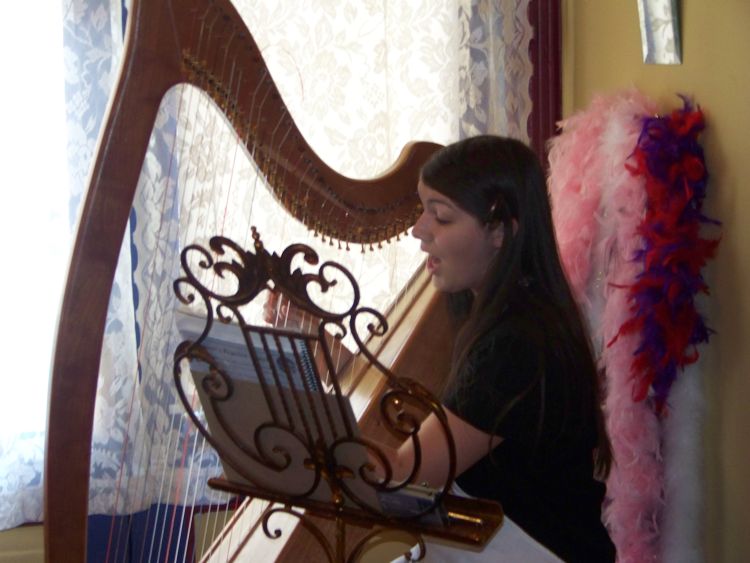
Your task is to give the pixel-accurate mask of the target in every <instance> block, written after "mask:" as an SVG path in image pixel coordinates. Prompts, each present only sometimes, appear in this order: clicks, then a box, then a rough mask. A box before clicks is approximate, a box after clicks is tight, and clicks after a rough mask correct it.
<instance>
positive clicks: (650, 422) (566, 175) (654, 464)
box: [549, 90, 664, 563]
mask: <svg viewBox="0 0 750 563" xmlns="http://www.w3.org/2000/svg"><path fill="white" fill-rule="evenodd" d="M654 113H655V105H654V104H653V103H652V102H651V101H649V100H648V99H646V98H645V97H644V96H643V95H642V94H640V93H638V92H637V91H635V90H629V91H626V92H624V93H621V94H618V95H614V96H608V97H598V98H596V99H595V100H594V101H593V102H592V104H591V105H590V107H589V108H588V109H587V110H586V111H583V112H580V113H578V114H576V115H574V116H572V117H571V118H569V119H567V120H565V121H563V122H562V123H561V124H560V125H561V127H562V133H561V134H560V135H559V136H558V137H557V138H556V139H554V140H553V142H552V144H551V147H550V155H549V160H550V180H549V188H550V197H551V200H552V206H553V219H554V221H555V228H556V231H557V238H558V244H559V247H560V254H561V258H562V261H563V265H564V266H565V269H566V272H567V274H568V277H569V281H570V283H571V287H572V289H573V291H574V293H575V295H576V297H577V299H578V301H579V304H580V306H581V309H582V311H583V312H584V316H585V317H586V318H587V319H588V322H589V326H590V327H591V330H592V336H593V339H594V346H595V350H596V352H597V355H598V358H599V362H600V366H601V367H605V368H606V385H605V391H606V399H605V413H606V416H607V427H608V430H609V435H610V438H611V440H612V447H613V452H614V457H615V465H614V466H613V469H612V472H611V474H610V477H609V480H608V482H607V497H608V501H607V505H606V507H605V512H604V520H605V523H606V525H607V527H608V529H609V531H610V534H611V536H612V539H613V541H614V542H615V545H616V546H617V552H618V561H620V562H634V563H635V562H637V563H643V562H649V561H658V560H659V559H660V550H659V521H660V514H661V510H662V508H663V498H664V482H663V481H664V479H663V465H662V458H661V450H660V428H659V420H658V418H657V416H656V414H655V413H654V409H653V407H652V406H651V405H650V404H649V401H641V402H637V403H636V402H634V401H633V400H632V378H631V364H632V360H633V353H634V351H635V350H636V348H637V345H638V342H637V337H636V336H633V335H626V336H621V337H620V338H619V339H617V340H616V341H615V343H614V344H612V345H611V346H609V347H607V346H606V343H608V342H610V341H611V340H612V339H613V338H614V337H615V336H616V335H617V333H618V331H619V329H620V327H621V326H622V325H623V324H624V323H625V322H626V321H627V320H628V318H629V316H630V309H629V302H628V294H627V290H626V287H627V286H629V285H630V284H631V283H632V282H633V280H634V279H635V277H636V276H637V275H638V274H639V273H640V271H641V269H642V266H641V265H640V264H639V263H637V262H635V261H633V256H634V255H635V252H636V250H637V249H638V248H639V244H640V237H639V236H638V234H637V228H638V225H639V223H640V221H641V219H642V217H643V215H644V212H645V203H646V191H645V183H644V181H643V179H642V178H641V177H637V176H634V175H633V174H631V173H630V172H629V171H628V169H627V168H626V166H625V163H626V162H627V161H628V159H629V158H630V156H631V154H632V153H633V150H634V148H635V146H636V143H637V141H638V136H639V134H640V132H641V128H642V124H643V122H642V118H643V117H644V116H646V115H653V114H654Z"/></svg>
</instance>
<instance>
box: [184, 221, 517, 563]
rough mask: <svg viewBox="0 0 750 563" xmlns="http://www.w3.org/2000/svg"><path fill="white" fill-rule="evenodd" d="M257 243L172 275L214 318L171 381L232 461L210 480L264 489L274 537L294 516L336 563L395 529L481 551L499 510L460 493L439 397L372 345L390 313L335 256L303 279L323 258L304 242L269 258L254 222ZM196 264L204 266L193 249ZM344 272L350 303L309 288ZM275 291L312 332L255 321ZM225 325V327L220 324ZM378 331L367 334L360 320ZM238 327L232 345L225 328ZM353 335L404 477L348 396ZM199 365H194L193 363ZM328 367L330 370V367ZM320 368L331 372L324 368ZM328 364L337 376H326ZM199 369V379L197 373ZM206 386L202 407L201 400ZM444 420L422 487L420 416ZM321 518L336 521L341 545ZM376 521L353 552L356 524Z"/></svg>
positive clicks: (216, 253) (257, 491)
mask: <svg viewBox="0 0 750 563" xmlns="http://www.w3.org/2000/svg"><path fill="white" fill-rule="evenodd" d="M253 240H254V249H253V250H254V251H250V250H245V249H243V248H241V247H240V246H239V245H237V244H236V243H235V242H233V241H231V240H229V239H227V238H224V237H220V236H217V237H213V238H212V239H211V240H210V241H209V247H210V251H209V250H207V249H205V248H203V247H201V246H199V245H190V246H188V247H186V248H185V249H184V250H183V252H182V255H181V262H182V268H183V271H184V276H182V277H180V278H179V279H177V280H176V281H175V282H174V290H175V293H176V294H177V297H178V299H179V300H180V301H181V302H182V303H184V304H192V303H194V302H195V301H196V298H198V299H199V300H200V301H202V303H203V305H204V306H205V311H206V317H205V322H204V324H203V326H202V327H199V328H198V329H197V330H196V331H194V334H195V336H194V337H193V338H188V339H186V340H184V341H183V342H182V343H181V344H180V345H179V346H178V347H177V349H176V351H175V354H174V376H175V383H176V385H177V390H178V393H179V395H180V398H181V400H182V402H183V405H184V406H185V409H186V410H187V413H188V415H189V416H190V418H191V419H192V420H193V422H194V423H195V425H196V427H197V428H198V430H199V431H200V432H201V433H202V434H203V435H204V436H205V438H206V439H207V440H208V442H209V443H210V444H211V445H212V446H213V447H214V448H215V449H216V451H217V452H218V454H219V456H220V457H221V460H222V464H223V466H224V470H225V474H226V478H224V479H212V480H210V481H209V484H210V485H211V486H212V487H215V488H217V489H220V490H223V491H227V492H230V493H235V494H240V495H246V496H251V497H258V498H262V499H265V500H269V501H272V502H273V503H275V504H273V505H271V507H270V508H269V509H268V510H267V511H266V513H265V514H264V516H263V519H262V525H263V530H264V532H265V534H266V535H267V536H268V537H269V538H276V537H278V536H279V534H280V533H279V532H278V531H272V530H271V528H270V524H269V520H270V519H271V518H272V517H273V515H274V514H276V513H279V512H283V513H286V514H290V515H293V516H294V517H296V518H297V519H299V521H300V523H301V524H302V525H303V526H304V528H305V529H306V530H307V531H309V532H310V533H311V534H312V535H313V536H314V537H315V539H316V540H317V542H318V543H319V544H320V545H321V547H322V548H323V549H324V550H325V552H326V554H327V556H328V558H329V560H330V561H336V562H344V561H355V560H356V559H357V558H358V557H359V556H360V555H361V554H362V551H363V550H364V548H365V546H366V544H367V542H368V541H369V540H370V539H371V538H372V537H374V536H375V535H377V534H381V533H382V532H383V531H384V530H387V529H398V530H399V531H402V532H403V531H408V532H409V533H411V534H413V535H414V539H415V542H417V543H419V544H420V546H421V547H422V550H421V551H422V553H423V554H424V551H425V549H424V543H423V541H422V539H421V536H422V535H428V536H438V537H441V538H444V539H447V540H451V541H455V542H459V543H461V544H464V545H466V546H467V547H468V546H473V547H475V548H476V547H481V546H483V545H484V544H485V543H486V542H487V541H488V540H489V538H490V537H491V536H492V535H493V534H494V533H495V531H496V530H497V529H498V527H499V526H500V524H501V522H502V510H501V508H500V506H499V504H497V503H494V502H491V501H484V500H477V499H466V498H460V497H455V496H452V495H451V494H449V491H450V489H451V486H452V483H453V480H454V477H455V467H456V453H455V444H454V442H453V438H452V436H451V433H450V430H449V427H448V422H447V418H446V415H445V412H444V411H443V409H442V407H441V405H440V403H439V402H438V401H437V400H436V399H435V397H434V396H432V394H430V393H429V392H428V391H427V390H426V389H425V388H424V387H423V386H422V385H420V384H419V383H418V382H416V381H414V380H412V379H409V378H404V377H397V376H396V375H394V374H393V373H391V372H390V371H389V370H388V369H387V368H386V367H385V366H383V365H382V364H381V363H380V362H379V361H378V359H377V358H376V357H375V356H374V355H373V354H372V353H371V352H370V350H369V349H368V346H367V345H366V341H368V340H370V339H373V338H382V337H383V336H384V335H385V334H386V332H387V331H388V323H387V321H386V318H385V317H384V316H383V315H382V314H381V313H379V312H378V311H376V310H374V309H372V308H369V307H364V306H360V292H359V287H358V285H357V282H356V280H355V279H354V277H353V276H352V274H351V273H350V272H349V271H348V270H346V269H345V268H344V267H343V266H341V265H339V264H337V263H335V262H325V263H323V264H321V265H320V266H319V268H318V270H317V272H315V273H303V272H302V271H301V270H300V269H299V268H294V269H293V266H292V262H293V260H294V258H295V257H297V256H300V255H301V257H302V258H303V259H304V261H305V262H306V263H307V264H310V265H311V266H316V265H317V264H318V256H317V254H316V253H315V252H314V251H313V250H312V249H311V248H310V247H308V246H306V245H303V244H293V245H290V246H288V247H287V248H286V249H285V250H284V251H283V252H282V254H281V256H279V255H277V254H276V253H273V254H271V253H269V252H268V251H267V250H266V249H265V248H264V247H263V244H262V243H261V241H260V237H259V235H258V233H257V232H256V231H255V229H254V228H253ZM196 253H197V256H198V258H199V260H198V261H197V264H198V266H197V268H198V270H199V271H194V266H191V264H195V263H196V262H195V260H193V257H194V256H195V255H196ZM208 272H212V273H213V275H215V276H218V277H219V278H222V279H224V280H227V279H229V278H231V279H232V280H233V281H234V283H233V284H232V285H233V288H232V290H231V291H229V292H228V294H224V293H223V292H222V291H219V290H215V289H212V288H210V287H207V285H206V284H204V283H202V282H201V281H200V279H201V274H205V273H208ZM341 280H345V281H346V282H347V283H349V284H350V286H351V287H350V288H349V289H350V293H349V294H350V295H351V296H352V298H351V304H350V305H349V306H348V307H346V309H345V310H343V311H338V312H333V311H329V310H327V309H326V308H325V307H323V306H321V305H320V304H319V303H318V302H316V301H315V299H314V298H313V297H312V296H311V291H310V289H315V291H313V292H312V293H313V294H314V295H320V294H325V293H326V292H328V291H329V290H331V288H332V287H333V286H335V285H336V284H337V283H339V282H340V281H341ZM264 291H276V292H279V293H281V294H282V295H283V296H285V297H286V298H287V299H288V300H289V301H290V302H291V303H292V304H293V305H294V306H296V307H297V308H299V309H301V310H302V311H304V312H306V313H307V314H309V315H312V317H313V318H315V319H316V323H315V326H314V328H313V330H311V331H305V330H302V329H296V328H295V329H294V330H287V329H275V328H269V327H262V326H254V325H250V324H248V323H247V322H246V321H245V319H244V317H243V315H242V312H241V308H242V307H243V306H245V305H247V304H248V303H250V302H251V301H252V300H253V299H255V298H256V297H257V296H258V295H259V294H260V293H262V292H264ZM215 321H218V322H215ZM363 325H366V326H367V332H368V334H367V335H366V338H363V337H362V336H361V335H360V334H359V329H358V327H361V326H363ZM228 327H233V328H234V333H235V335H239V337H237V336H235V339H234V340H232V339H231V338H229V339H225V338H216V337H215V335H214V333H215V332H216V330H214V329H218V330H219V331H225V332H226V330H227V328H228ZM347 334H350V335H351V337H352V338H353V340H354V342H355V343H356V346H357V347H358V349H359V351H358V354H360V355H362V356H364V358H366V359H367V361H369V362H370V363H371V364H372V365H373V366H375V367H376V368H377V369H378V370H379V371H380V372H381V373H382V375H383V377H384V378H385V391H384V392H383V393H382V394H381V395H380V398H379V403H378V405H377V408H378V411H377V412H378V414H379V416H380V417H381V422H382V426H383V427H385V428H386V429H387V430H388V431H389V432H390V433H391V434H392V435H393V436H394V437H396V438H397V439H398V440H399V441H404V440H411V441H412V443H413V450H414V460H413V465H412V467H410V470H409V471H408V475H407V476H406V477H405V478H404V477H403V476H401V477H399V478H398V479H396V476H395V475H394V471H393V468H392V466H391V464H390V462H389V460H388V458H387V456H386V455H385V454H384V453H383V451H382V449H381V447H380V446H379V444H378V442H376V441H375V440H373V439H372V437H368V436H362V435H361V434H360V431H359V427H358V425H357V422H356V420H355V419H354V416H353V413H352V410H351V407H350V405H349V401H348V398H347V397H346V396H345V395H344V393H342V389H341V385H340V382H339V373H338V372H337V366H336V365H335V363H334V361H333V355H332V353H331V343H332V342H333V341H335V340H338V341H340V340H341V339H342V338H343V337H344V336H346V335H347ZM188 364H189V366H190V369H189V370H187V369H184V368H185V367H186V365H188ZM319 366H320V367H319ZM321 367H322V369H320V368H321ZM321 371H324V372H325V373H326V374H327V375H328V377H325V378H324V377H321ZM190 376H192V378H191V377H190ZM193 391H194V392H195V393H197V395H198V396H199V398H200V406H199V407H198V408H197V409H196V408H195V407H194V406H193V405H194V403H195V402H194V401H192V400H191V399H190V395H191V394H192V393H193ZM429 414H433V415H435V416H436V417H437V419H438V421H439V422H440V424H441V426H442V428H443V431H444V437H445V455H443V456H440V457H441V459H445V463H446V473H447V479H446V481H445V482H444V483H441V484H440V486H439V488H438V489H437V490H430V491H427V490H425V489H424V487H421V486H419V485H418V484H417V483H416V482H415V481H416V479H417V475H418V473H419V468H420V463H421V457H422V456H421V446H420V443H419V438H418V434H417V433H418V431H419V427H420V423H421V421H422V420H424V418H425V417H426V416H427V415H429ZM311 517H320V518H326V519H331V520H333V521H335V524H336V537H335V540H334V542H333V545H332V543H331V542H330V541H329V539H328V538H326V537H325V535H324V534H323V533H322V532H321V531H320V529H319V528H318V527H317V526H316V525H315V523H314V521H313V520H312V519H311ZM347 525H356V526H359V527H364V528H372V529H373V531H372V532H370V533H368V535H367V536H365V537H364V538H363V539H361V540H360V541H358V543H357V544H356V545H354V546H353V547H352V548H351V549H349V550H348V552H347V546H346V541H345V540H346V527H347Z"/></svg>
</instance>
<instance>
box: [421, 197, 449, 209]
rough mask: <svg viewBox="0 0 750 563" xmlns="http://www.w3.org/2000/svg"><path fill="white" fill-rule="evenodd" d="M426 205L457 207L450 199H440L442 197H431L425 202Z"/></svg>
mask: <svg viewBox="0 0 750 563" xmlns="http://www.w3.org/2000/svg"><path fill="white" fill-rule="evenodd" d="M424 205H444V206H445V207H448V208H450V209H455V208H456V206H455V205H454V204H453V203H451V202H450V201H449V200H445V199H440V198H435V197H433V198H429V199H427V200H426V201H425V202H424Z"/></svg>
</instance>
